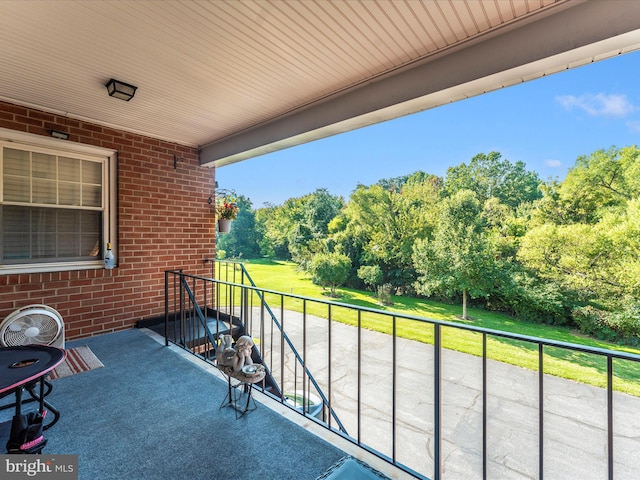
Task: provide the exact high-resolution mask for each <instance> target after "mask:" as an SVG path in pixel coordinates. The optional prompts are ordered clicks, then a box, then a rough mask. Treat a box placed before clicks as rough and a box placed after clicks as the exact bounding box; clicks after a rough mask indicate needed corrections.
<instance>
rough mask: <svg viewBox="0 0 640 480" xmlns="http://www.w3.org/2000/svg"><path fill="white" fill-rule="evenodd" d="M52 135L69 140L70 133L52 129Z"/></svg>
mask: <svg viewBox="0 0 640 480" xmlns="http://www.w3.org/2000/svg"><path fill="white" fill-rule="evenodd" d="M51 136H52V137H53V138H59V139H60V140H69V134H68V133H66V132H60V131H58V130H51Z"/></svg>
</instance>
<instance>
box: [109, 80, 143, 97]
mask: <svg viewBox="0 0 640 480" xmlns="http://www.w3.org/2000/svg"><path fill="white" fill-rule="evenodd" d="M105 87H107V91H108V92H109V96H110V97H115V98H119V99H120V100H124V101H125V102H128V101H129V100H131V99H132V98H133V96H134V95H135V94H136V90H137V89H138V87H134V86H133V85H129V84H128V83H124V82H120V81H118V80H114V79H113V78H112V79H111V80H109V81H108V82H107V84H106V85H105Z"/></svg>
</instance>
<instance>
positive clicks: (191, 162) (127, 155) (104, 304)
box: [0, 102, 215, 339]
mask: <svg viewBox="0 0 640 480" xmlns="http://www.w3.org/2000/svg"><path fill="white" fill-rule="evenodd" d="M0 127H3V128H8V129H11V130H18V131H21V132H28V133H33V134H37V135H46V136H48V135H49V130H52V129H53V130H62V131H66V132H69V133H70V134H71V135H70V138H69V140H68V141H69V142H79V143H84V144H89V145H94V146H99V147H104V148H109V149H113V150H117V151H118V179H117V185H118V235H119V238H118V252H117V258H116V262H117V264H118V266H117V267H116V268H115V269H113V270H103V269H99V270H83V271H72V272H53V273H38V274H31V275H24V274H23V275H0V321H1V320H2V319H4V318H5V317H6V316H7V315H9V314H10V313H11V312H12V311H13V310H15V309H16V308H20V307H23V306H25V305H29V304H33V303H43V304H46V305H49V306H50V307H53V308H55V309H56V310H58V312H60V314H61V315H62V317H63V319H64V322H65V327H66V338H67V339H73V338H80V337H87V336H91V335H96V334H102V333H107V332H114V331H117V330H123V329H127V328H131V327H132V326H134V325H135V322H136V321H138V320H141V319H145V318H153V317H159V316H162V315H164V271H165V270H168V269H183V270H184V271H185V273H193V274H197V275H207V276H209V275H210V274H211V270H210V269H211V266H210V265H211V264H205V263H204V259H205V258H213V255H214V244H215V237H214V235H215V225H214V219H213V214H212V212H211V207H210V206H209V204H208V203H207V199H208V198H209V195H210V194H211V192H212V189H213V185H214V170H213V169H209V168H204V167H200V166H199V165H198V152H197V150H196V149H195V148H191V147H187V146H182V145H177V144H174V143H171V142H166V141H163V140H157V139H154V138H150V137H145V136H142V135H136V134H132V133H128V132H123V131H119V130H114V129H112V128H108V127H102V126H99V125H95V124H91V123H87V122H83V121H79V120H73V119H69V118H66V117H63V116H58V115H54V114H50V113H46V112H42V111H38V110H33V109H30V108H26V107H22V106H17V105H12V104H8V103H3V102H0ZM174 154H175V155H177V156H178V157H183V158H184V160H183V161H179V162H178V164H177V168H176V169H175V170H174V165H173V156H174Z"/></svg>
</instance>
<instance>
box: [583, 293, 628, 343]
mask: <svg viewBox="0 0 640 480" xmlns="http://www.w3.org/2000/svg"><path fill="white" fill-rule="evenodd" d="M573 318H574V321H575V322H576V324H577V325H578V328H579V329H580V331H581V332H582V333H585V334H587V335H591V336H594V337H596V338H599V339H600V340H606V341H610V342H618V343H625V344H627V345H631V346H638V345H640V301H637V300H635V301H634V300H629V301H627V302H625V304H624V307H623V309H622V310H621V311H617V312H608V311H606V310H600V309H597V308H595V307H592V306H586V307H581V308H577V309H575V310H574V311H573Z"/></svg>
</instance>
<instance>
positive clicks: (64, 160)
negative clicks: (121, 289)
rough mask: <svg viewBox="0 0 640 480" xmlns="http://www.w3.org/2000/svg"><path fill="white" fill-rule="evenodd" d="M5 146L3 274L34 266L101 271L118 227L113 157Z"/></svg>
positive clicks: (0, 215) (0, 206) (0, 224)
mask: <svg viewBox="0 0 640 480" xmlns="http://www.w3.org/2000/svg"><path fill="white" fill-rule="evenodd" d="M2 143H3V142H1V141H0V147H1V148H0V163H1V165H2V168H1V169H0V171H1V172H2V176H1V178H0V180H1V182H2V183H1V185H0V194H1V195H0V228H2V231H1V232H0V273H1V272H2V271H3V270H10V269H11V268H13V269H15V268H19V269H20V271H22V269H28V268H29V267H28V266H29V265H34V266H36V267H37V268H38V271H46V264H47V263H55V264H56V269H60V268H62V269H65V268H64V267H61V265H63V264H65V262H69V267H71V268H72V266H73V262H95V263H91V265H95V266H94V267H93V268H96V267H100V266H102V265H103V264H102V262H101V261H100V260H101V258H102V256H103V248H104V247H103V246H104V245H106V243H107V242H108V241H112V239H111V238H109V233H108V231H109V226H110V225H112V224H113V219H111V218H110V216H109V215H110V214H109V207H108V206H109V201H108V195H106V192H108V189H107V184H106V183H105V181H107V180H108V178H105V175H104V172H109V171H113V172H115V170H109V162H110V161H113V158H112V157H109V156H104V157H95V158H96V159H95V160H93V158H94V157H93V156H92V155H77V156H76V155H74V154H71V155H69V154H66V155H62V154H60V152H55V151H53V150H52V151H50V152H47V151H46V150H47V149H46V148H31V147H28V146H26V145H25V146H23V145H19V146H17V147H16V148H13V147H14V145H15V144H14V143H11V145H10V146H9V145H8V144H5V145H2ZM7 143H8V142H7ZM23 147H24V148H23ZM83 157H84V158H83ZM98 262H100V263H98ZM87 265H88V264H87ZM14 266H15V267H14Z"/></svg>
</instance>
